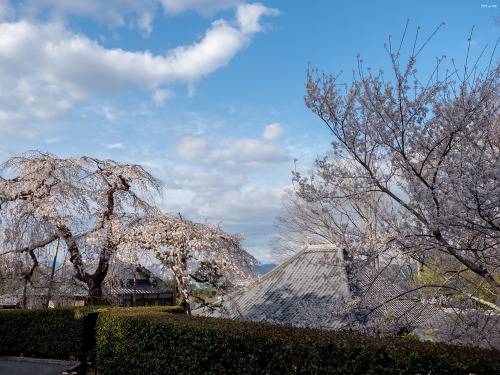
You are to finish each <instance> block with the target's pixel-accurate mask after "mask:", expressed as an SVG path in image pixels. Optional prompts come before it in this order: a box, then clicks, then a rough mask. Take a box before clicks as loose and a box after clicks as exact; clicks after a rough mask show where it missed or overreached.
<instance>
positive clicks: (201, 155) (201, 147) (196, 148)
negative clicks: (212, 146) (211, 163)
mask: <svg viewBox="0 0 500 375" xmlns="http://www.w3.org/2000/svg"><path fill="white" fill-rule="evenodd" d="M176 150H177V154H178V155H179V156H180V157H181V158H183V159H184V160H187V161H197V160H203V159H205V158H206V156H207V154H208V153H209V149H208V143H207V141H206V139H204V138H195V137H190V136H187V137H183V138H182V139H181V140H180V141H179V142H178V143H177V147H176ZM205 160H206V159H205Z"/></svg>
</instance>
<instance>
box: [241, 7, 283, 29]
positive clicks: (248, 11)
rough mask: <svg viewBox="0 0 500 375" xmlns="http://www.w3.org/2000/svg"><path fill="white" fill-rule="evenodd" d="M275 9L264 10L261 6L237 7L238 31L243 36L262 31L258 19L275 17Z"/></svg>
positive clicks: (277, 12) (276, 11)
mask: <svg viewBox="0 0 500 375" xmlns="http://www.w3.org/2000/svg"><path fill="white" fill-rule="evenodd" d="M279 13H280V12H279V11H278V10H277V9H271V8H266V7H265V6H264V5H262V4H258V3H257V4H244V5H241V6H239V7H238V11H237V18H238V22H239V24H240V29H241V31H242V32H243V33H245V34H253V33H256V32H259V31H262V25H261V24H260V23H259V19H260V18H261V17H262V16H263V15H266V16H277V15H278V14H279Z"/></svg>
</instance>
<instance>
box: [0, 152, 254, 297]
mask: <svg viewBox="0 0 500 375" xmlns="http://www.w3.org/2000/svg"><path fill="white" fill-rule="evenodd" d="M0 173H1V175H0V215H1V217H2V218H3V223H2V227H1V228H0V230H1V245H2V248H3V251H2V252H1V253H0V262H2V269H3V270H7V269H8V268H9V267H13V266H14V265H15V264H17V263H19V261H22V260H24V259H23V258H24V257H26V256H29V259H30V260H31V267H30V269H29V270H28V271H26V272H24V274H23V277H24V279H25V280H29V279H30V278H31V276H32V275H33V272H34V270H35V269H36V267H37V266H38V265H39V260H40V257H43V255H44V254H46V252H47V251H48V248H49V246H50V244H51V243H53V242H54V241H56V240H57V239H59V238H60V239H61V240H62V241H63V242H64V244H65V245H66V251H67V253H68V255H69V261H70V262H71V263H72V265H73V267H74V271H75V277H76V278H77V279H78V280H80V281H81V282H84V283H85V284H86V285H87V286H88V289H89V293H90V297H91V300H92V303H94V304H97V303H101V302H102V297H103V295H102V284H103V281H104V279H105V277H106V276H107V274H108V269H109V265H110V262H111V261H112V260H113V259H114V257H125V258H127V257H128V258H130V255H131V254H133V256H132V259H133V260H135V261H138V260H140V259H141V258H144V257H145V255H146V253H147V251H150V250H154V253H153V255H159V254H160V253H159V252H160V249H163V250H161V251H162V253H161V254H163V255H165V254H168V255H165V257H166V258H169V263H168V266H169V267H171V268H172V271H173V272H174V275H175V276H176V278H177V279H178V282H179V283H181V282H182V283H184V284H185V283H186V280H185V278H186V275H185V272H187V268H186V265H185V260H186V259H187V258H192V259H196V260H200V261H201V260H204V259H209V260H211V261H214V262H216V263H217V267H219V269H220V271H221V272H222V273H224V275H235V274H236V275H237V276H238V277H243V276H244V275H246V272H247V271H248V268H245V267H246V266H247V263H248V262H256V261H255V259H254V258H253V257H251V256H250V255H249V254H247V253H246V252H245V251H244V250H243V249H242V248H241V246H240V237H238V236H231V235H228V234H226V233H224V232H223V231H222V230H220V229H219V228H218V227H209V226H207V225H202V224H196V223H192V222H190V221H188V220H185V219H183V218H182V217H180V216H179V217H176V216H174V215H165V214H163V213H161V212H160V210H159V209H158V208H156V207H155V206H154V198H155V197H156V196H158V195H160V194H161V192H162V191H161V183H160V181H158V180H157V179H156V178H154V177H153V176H152V175H151V174H149V173H148V172H147V171H146V170H144V169H143V168H142V167H141V166H139V165H130V164H122V163H119V162H116V161H113V160H99V159H95V158H91V157H87V156H83V157H80V158H66V159H64V158H58V157H57V156H55V155H52V154H48V153H42V152H39V151H30V152H27V153H25V154H23V155H21V156H19V157H14V158H11V159H9V160H8V161H6V162H5V163H3V164H2V165H1V167H0ZM167 248H168V249H169V251H170V252H169V251H167V250H165V249H167ZM191 254H196V256H194V255H191ZM200 254H201V255H200ZM238 257H241V258H238ZM183 262H184V263H183ZM184 284H183V285H184Z"/></svg>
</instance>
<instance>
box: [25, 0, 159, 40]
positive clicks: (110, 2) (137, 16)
mask: <svg viewBox="0 0 500 375" xmlns="http://www.w3.org/2000/svg"><path fill="white" fill-rule="evenodd" d="M158 6H159V0H141V1H137V0H105V1H103V0H84V1H81V0H80V1H75V0H26V2H25V4H23V6H22V7H21V9H20V11H22V12H23V14H22V15H23V16H28V17H30V16H31V17H37V16H39V15H41V14H44V13H49V14H50V17H51V19H52V20H53V21H57V22H65V20H66V18H67V17H68V16H70V15H77V16H84V17H91V18H93V19H95V20H97V21H98V22H101V23H103V24H106V25H108V26H109V27H123V26H128V27H130V26H132V27H138V28H139V29H141V30H142V31H143V32H144V33H145V34H146V35H149V34H150V33H151V32H152V31H153V28H152V20H153V18H154V15H155V13H156V12H157V9H158Z"/></svg>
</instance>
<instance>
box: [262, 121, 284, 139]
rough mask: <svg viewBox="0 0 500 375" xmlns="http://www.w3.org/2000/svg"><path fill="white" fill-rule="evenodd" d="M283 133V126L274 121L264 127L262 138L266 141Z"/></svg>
mask: <svg viewBox="0 0 500 375" xmlns="http://www.w3.org/2000/svg"><path fill="white" fill-rule="evenodd" d="M282 135H283V128H282V127H281V125H280V124H279V123H277V122H276V123H274V124H271V125H267V126H266V128H265V129H264V133H262V138H263V139H265V140H266V141H272V140H275V139H279V138H281V136H282Z"/></svg>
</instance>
